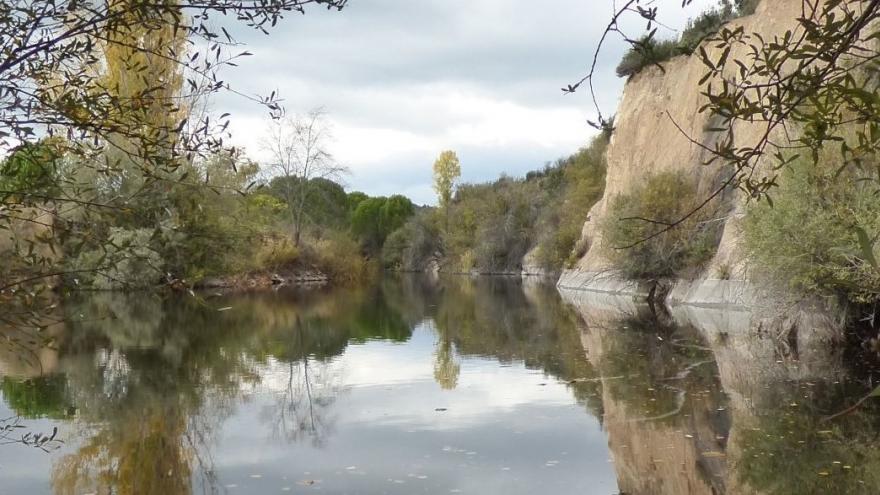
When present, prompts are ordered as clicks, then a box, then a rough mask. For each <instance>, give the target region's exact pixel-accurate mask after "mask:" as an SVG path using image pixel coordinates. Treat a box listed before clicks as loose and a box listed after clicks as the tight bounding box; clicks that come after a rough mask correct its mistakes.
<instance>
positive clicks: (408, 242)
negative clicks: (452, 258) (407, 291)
mask: <svg viewBox="0 0 880 495" xmlns="http://www.w3.org/2000/svg"><path fill="white" fill-rule="evenodd" d="M441 231H442V229H441V223H440V222H439V218H438V215H437V212H436V211H435V210H433V209H431V208H421V209H419V210H418V211H417V212H416V213H415V215H413V217H412V218H410V220H409V221H407V222H406V223H405V224H404V225H403V226H402V227H401V228H399V229H397V230H395V231H394V232H392V233H391V234H390V235H389V236H388V239H386V241H385V246H384V247H383V249H382V264H383V265H384V266H385V267H386V268H390V269H393V270H400V271H405V272H414V271H421V270H424V269H425V268H426V265H427V263H428V261H429V260H431V259H432V258H439V257H440V251H439V249H440V246H439V241H440V235H441Z"/></svg>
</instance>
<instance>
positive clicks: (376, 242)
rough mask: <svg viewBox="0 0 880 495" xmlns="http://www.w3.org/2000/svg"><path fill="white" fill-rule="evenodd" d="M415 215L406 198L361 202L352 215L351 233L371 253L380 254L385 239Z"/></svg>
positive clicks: (393, 197)
mask: <svg viewBox="0 0 880 495" xmlns="http://www.w3.org/2000/svg"><path fill="white" fill-rule="evenodd" d="M414 213H415V205H413V203H412V201H410V200H409V199H408V198H406V197H405V196H401V195H398V194H396V195H394V196H391V197H390V198H386V197H376V198H367V199H364V200H363V201H361V202H360V203H359V204H358V205H357V206H356V207H355V208H354V211H353V212H352V214H351V231H352V233H354V235H355V237H356V238H357V239H358V240H360V242H361V244H362V245H363V247H364V248H365V249H366V250H367V251H368V252H370V253H379V252H380V251H381V249H382V246H383V245H384V244H385V239H386V238H387V237H388V236H389V235H390V234H391V233H392V232H394V231H395V230H397V229H399V228H401V227H403V224H404V223H405V222H406V221H407V220H408V219H409V218H410V217H411V216H413V214H414Z"/></svg>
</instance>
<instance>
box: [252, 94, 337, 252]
mask: <svg viewBox="0 0 880 495" xmlns="http://www.w3.org/2000/svg"><path fill="white" fill-rule="evenodd" d="M267 136H268V137H267V138H266V139H265V140H264V141H263V149H264V150H265V151H266V152H267V153H269V155H270V158H271V160H272V162H271V163H270V165H269V173H270V175H271V176H272V178H273V180H274V181H275V182H276V183H278V184H279V185H280V187H279V188H278V192H279V193H280V194H281V195H282V196H283V197H284V201H285V202H286V203H287V206H288V208H289V210H290V215H291V217H292V219H293V235H294V245H296V246H299V245H300V240H301V238H302V231H303V226H304V224H305V220H306V206H307V204H308V200H309V194H310V192H311V191H310V183H311V182H312V181H314V180H315V179H328V180H333V179H338V178H339V177H340V176H341V175H342V174H344V173H346V172H347V171H348V169H347V168H346V167H345V166H343V165H340V164H339V163H338V162H337V161H336V160H335V159H334V158H333V155H332V154H331V153H330V152H329V151H328V146H329V144H330V142H331V141H332V140H333V135H332V132H331V128H330V125H329V123H328V122H327V114H326V112H325V111H324V110H323V109H321V108H317V109H314V110H312V111H310V112H309V113H308V114H306V115H293V116H285V117H281V118H279V119H276V120H273V121H272V123H271V124H270V127H269V132H268V134H267Z"/></svg>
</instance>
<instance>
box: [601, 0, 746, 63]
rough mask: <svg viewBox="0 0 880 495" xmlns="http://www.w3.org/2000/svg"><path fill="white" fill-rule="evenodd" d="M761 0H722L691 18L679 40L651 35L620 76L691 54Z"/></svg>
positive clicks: (632, 51)
mask: <svg viewBox="0 0 880 495" xmlns="http://www.w3.org/2000/svg"><path fill="white" fill-rule="evenodd" d="M760 1H761V0H736V1H735V5H734V4H732V3H731V2H730V0H721V2H720V3H719V4H718V5H717V6H715V7H713V8H711V9H709V10H707V11H706V12H703V13H702V14H700V15H699V16H697V18H696V19H691V20H689V21H688V23H687V26H685V28H684V30H683V31H682V33H681V36H680V37H679V39H678V40H663V41H657V40H655V39H653V38H652V37H651V36H647V37H645V38H642V39H641V40H639V41H637V42H636V43H635V44H633V46H632V47H631V48H630V50H629V51H628V52H626V54H625V55H624V56H623V60H621V61H620V64H619V65H618V66H617V76H618V77H630V76H633V75H635V74H638V73H639V72H641V71H642V70H643V69H645V68H646V67H649V66H652V65H654V66H660V67H661V68H662V63H663V62H666V61H667V60H669V59H671V58H673V57H675V56H677V55H682V54H691V53H693V52H694V50H696V49H697V47H698V46H699V45H700V43H702V41H703V40H705V39H706V38H708V37H710V36H712V35H714V34H715V33H717V32H718V31H720V30H721V28H722V26H724V24H726V23H728V22H730V21H731V20H733V19H736V18H738V17H743V16H746V15H751V14H753V13H755V9H756V8H757V6H758V3H759V2H760Z"/></svg>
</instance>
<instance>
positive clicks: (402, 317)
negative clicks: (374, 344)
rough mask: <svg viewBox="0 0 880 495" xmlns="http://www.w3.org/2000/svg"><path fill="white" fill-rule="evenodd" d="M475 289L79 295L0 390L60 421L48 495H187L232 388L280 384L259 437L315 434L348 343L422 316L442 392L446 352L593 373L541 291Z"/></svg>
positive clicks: (570, 324)
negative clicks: (62, 451) (51, 352)
mask: <svg viewBox="0 0 880 495" xmlns="http://www.w3.org/2000/svg"><path fill="white" fill-rule="evenodd" d="M486 284H487V285H483V282H472V281H466V280H464V279H461V280H455V281H443V282H441V283H439V284H437V283H430V282H426V281H425V280H421V279H416V278H408V279H404V280H402V281H395V280H384V281H383V282H382V283H381V284H379V285H377V286H374V287H369V288H361V289H345V290H337V291H333V292H329V293H327V292H293V293H285V292H281V293H267V294H247V295H236V296H233V297H219V298H211V299H209V300H208V301H199V300H195V299H192V298H178V297H175V298H173V299H162V298H158V297H152V296H148V295H144V294H137V295H132V296H126V295H121V294H114V293H99V294H94V295H92V296H91V297H88V298H83V299H82V300H73V301H68V302H67V303H66V304H65V306H64V310H65V314H66V315H67V316H68V319H69V320H71V321H70V323H69V324H68V327H67V329H66V331H64V332H61V333H60V334H59V335H58V336H56V340H57V344H56V347H57V349H58V350H57V365H56V366H55V367H56V368H57V369H58V370H59V373H57V374H55V375H51V376H50V377H47V378H45V379H42V378H41V379H33V380H31V381H22V380H4V381H3V382H2V389H3V392H4V394H5V396H6V400H7V402H8V403H9V404H10V406H11V407H14V408H16V409H18V410H20V411H19V412H20V413H22V414H28V415H32V416H34V417H37V416H39V417H52V418H58V419H68V420H69V419H70V418H71V416H74V417H75V419H74V420H73V425H74V426H75V430H76V431H77V433H76V438H72V439H70V442H69V443H68V445H69V446H70V447H71V448H74V449H75V450H74V451H73V452H72V453H70V454H68V455H66V456H64V457H63V458H61V459H60V460H59V462H57V463H56V465H55V467H54V472H53V486H54V488H55V490H56V491H57V492H58V493H59V494H73V493H98V494H104V493H119V494H124V493H138V494H146V495H151V494H158V493H162V494H166V495H174V494H177V493H189V492H190V491H191V489H192V488H191V487H192V486H194V482H193V478H194V477H195V478H196V483H195V485H196V486H198V485H199V484H201V485H202V486H204V487H206V490H211V488H212V484H211V483H212V481H213V479H214V473H213V469H212V456H211V450H212V448H211V447H212V444H213V442H214V440H213V439H214V432H216V431H218V428H219V425H220V423H221V422H223V421H224V420H225V418H226V417H228V415H229V414H231V412H232V411H233V410H234V408H235V407H236V404H237V403H238V401H239V400H240V399H241V397H242V395H243V393H244V391H245V390H249V389H253V388H254V387H256V386H258V385H260V384H261V383H262V384H266V383H268V382H267V373H268V372H273V374H274V373H275V372H279V373H280V374H281V375H282V376H283V378H282V379H279V380H277V383H276V382H272V389H273V390H274V392H275V393H276V400H275V402H274V404H273V406H272V407H270V408H267V409H266V410H265V411H264V412H263V419H264V420H265V421H266V422H267V424H269V425H271V427H272V428H274V429H275V431H274V433H276V434H277V435H278V436H283V437H284V438H287V439H288V440H290V441H306V440H308V441H311V442H313V443H314V444H315V445H322V444H323V443H324V442H326V441H327V440H328V437H329V436H330V435H331V434H332V429H333V423H334V417H333V406H334V399H335V398H336V397H337V396H338V394H339V393H340V388H341V387H340V381H341V377H340V376H339V375H338V370H337V369H336V368H335V367H334V366H333V362H332V361H333V358H334V357H335V356H338V355H340V354H341V353H343V352H344V351H345V349H346V347H347V346H348V345H349V344H351V343H352V342H366V341H369V340H372V339H382V340H387V341H394V342H404V341H406V340H408V339H409V338H410V336H411V335H412V330H413V328H414V327H415V326H416V325H417V324H419V323H421V322H423V321H426V320H433V321H434V322H435V324H436V326H437V333H438V336H439V342H438V347H437V368H436V372H437V373H436V377H437V379H438V382H439V383H440V384H441V385H442V386H444V387H447V388H453V387H455V385H456V381H457V376H458V373H459V371H460V365H459V364H458V357H457V356H458V355H459V354H460V355H466V356H476V355H479V356H491V357H494V358H496V359H498V360H500V361H502V362H511V361H523V362H525V363H526V366H528V367H530V368H533V369H542V370H544V371H546V372H547V373H549V374H551V375H553V376H557V377H559V378H560V379H563V380H574V379H576V378H584V377H591V376H593V375H594V373H593V371H592V369H591V367H590V366H589V363H588V362H587V361H586V359H585V358H584V353H583V350H582V347H581V345H580V341H579V338H578V331H577V325H576V321H575V319H574V318H573V317H572V314H571V312H570V311H568V310H567V308H565V307H563V306H562V304H561V303H560V302H559V300H558V297H557V296H556V295H555V294H554V293H552V288H550V289H548V290H547V291H543V290H531V289H530V290H528V291H524V290H523V287H522V285H521V284H519V283H516V282H513V283H511V282H509V281H488V282H486ZM227 306H231V307H232V309H230V310H228V311H224V312H218V311H217V310H216V308H220V307H227ZM86 316H87V317H86ZM275 377H276V378H277V374H276V375H275ZM571 387H572V389H573V391H574V393H575V394H576V395H578V397H579V398H581V399H582V400H585V401H587V402H589V401H590V400H592V399H590V398H591V397H593V396H594V395H595V387H596V385H595V383H592V382H590V383H587V382H584V383H581V382H578V383H573V384H572V385H571Z"/></svg>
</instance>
